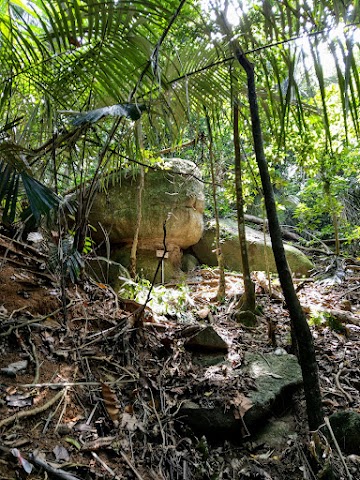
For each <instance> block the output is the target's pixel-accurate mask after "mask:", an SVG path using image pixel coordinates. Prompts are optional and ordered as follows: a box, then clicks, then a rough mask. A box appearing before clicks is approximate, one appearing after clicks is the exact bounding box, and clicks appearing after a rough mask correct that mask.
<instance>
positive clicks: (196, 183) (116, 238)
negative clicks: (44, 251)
mask: <svg viewBox="0 0 360 480" xmlns="http://www.w3.org/2000/svg"><path fill="white" fill-rule="evenodd" d="M156 168H157V169H156V170H153V169H149V170H148V171H147V172H146V173H145V181H144V183H145V184H144V190H143V194H142V211H141V213H142V219H141V227H140V232H139V248H143V249H145V250H152V251H154V250H156V249H159V248H161V247H162V244H163V237H164V229H163V225H164V222H165V221H166V243H167V246H168V245H169V246H170V245H176V246H177V247H179V248H182V249H183V248H187V247H189V246H191V245H194V244H195V243H197V242H198V241H199V239H200V237H201V235H202V231H203V211H204V199H205V197H204V188H203V183H202V182H201V173H200V171H199V169H198V168H197V167H196V165H195V164H194V163H193V162H190V161H188V160H182V159H180V158H171V159H166V160H164V161H163V162H162V163H160V164H159V165H157V166H156ZM138 191H139V175H138V174H137V175H136V174H135V175H133V174H131V173H130V172H127V173H124V174H123V175H122V177H121V178H120V179H118V180H117V181H116V182H115V181H110V182H109V186H108V188H107V189H106V190H105V191H99V192H98V193H97V194H96V195H95V199H94V203H93V206H92V209H91V213H90V217H89V221H90V224H92V225H94V226H95V227H96V228H97V230H98V232H97V233H95V235H94V238H95V240H102V239H103V238H101V229H100V228H99V227H98V225H99V223H101V225H102V226H103V227H104V228H105V230H106V231H107V232H108V234H109V240H110V243H111V244H122V245H129V244H131V243H132V241H133V238H134V234H135V229H136V222H137V217H138V212H137V197H138Z"/></svg>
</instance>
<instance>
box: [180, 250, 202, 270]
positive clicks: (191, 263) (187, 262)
mask: <svg viewBox="0 0 360 480" xmlns="http://www.w3.org/2000/svg"><path fill="white" fill-rule="evenodd" d="M197 266H199V260H198V259H197V258H196V257H194V255H191V254H190V253H185V254H184V255H183V257H182V260H181V270H182V271H183V272H191V271H192V270H195V268H196V267H197Z"/></svg>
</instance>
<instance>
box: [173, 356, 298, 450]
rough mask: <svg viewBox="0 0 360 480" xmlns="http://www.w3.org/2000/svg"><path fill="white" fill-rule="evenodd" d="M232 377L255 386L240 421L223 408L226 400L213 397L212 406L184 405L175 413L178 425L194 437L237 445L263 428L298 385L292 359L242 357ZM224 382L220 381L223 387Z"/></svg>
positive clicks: (204, 402)
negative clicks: (230, 440)
mask: <svg viewBox="0 0 360 480" xmlns="http://www.w3.org/2000/svg"><path fill="white" fill-rule="evenodd" d="M233 375H239V376H248V377H250V378H252V379H253V380H254V381H255V385H256V390H255V391H251V392H249V393H247V394H246V397H244V398H247V400H248V401H251V403H252V406H251V408H249V409H247V410H246V411H245V413H244V415H243V418H242V419H241V418H239V415H238V412H237V411H235V409H225V408H224V407H225V405H226V404H228V400H229V399H227V398H223V401H221V399H220V400H219V395H216V397H217V399H218V400H217V401H216V402H215V401H212V400H211V397H210V398H209V399H204V398H201V399H200V400H199V401H191V402H185V403H184V404H183V406H182V407H181V408H180V411H179V416H180V418H181V421H182V422H184V423H186V424H187V425H188V426H189V427H191V428H192V429H193V430H194V431H195V432H196V433H200V434H205V435H208V436H209V437H212V438H219V437H223V438H233V439H235V440H238V441H240V440H241V438H242V437H243V436H245V434H247V433H248V432H249V433H250V434H253V433H255V432H256V431H258V430H259V429H260V428H261V427H262V426H264V420H265V419H266V418H268V417H269V416H271V414H272V412H273V410H274V409H275V408H276V407H277V405H278V404H279V403H281V402H282V403H284V401H285V400H286V398H287V395H289V393H290V392H291V389H294V388H295V387H297V386H299V385H300V384H301V383H302V376H301V370H300V366H299V364H298V362H297V359H296V357H295V356H294V355H281V356H279V355H275V354H273V353H265V354H257V353H246V354H245V365H244V366H243V367H242V368H241V369H239V370H236V371H234V372H233ZM227 381H229V380H228V379H226V378H225V377H224V383H226V382H227ZM240 408H241V406H240ZM245 426H246V428H245ZM247 431H248V432H247Z"/></svg>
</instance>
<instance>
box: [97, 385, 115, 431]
mask: <svg viewBox="0 0 360 480" xmlns="http://www.w3.org/2000/svg"><path fill="white" fill-rule="evenodd" d="M101 391H102V396H103V399H104V404H105V408H106V411H107V412H108V414H109V417H110V418H111V420H112V421H113V422H118V421H119V407H118V398H117V396H116V393H115V392H114V391H113V390H112V389H111V388H110V387H109V386H108V385H106V384H105V383H102V384H101Z"/></svg>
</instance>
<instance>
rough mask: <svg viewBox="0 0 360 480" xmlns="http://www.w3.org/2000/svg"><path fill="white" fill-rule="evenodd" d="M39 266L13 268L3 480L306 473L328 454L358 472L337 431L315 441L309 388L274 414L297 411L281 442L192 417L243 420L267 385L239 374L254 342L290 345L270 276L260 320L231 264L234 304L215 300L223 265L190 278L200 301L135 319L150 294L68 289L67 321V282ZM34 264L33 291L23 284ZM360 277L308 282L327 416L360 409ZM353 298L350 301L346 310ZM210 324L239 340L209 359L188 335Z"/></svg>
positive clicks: (350, 274)
mask: <svg viewBox="0 0 360 480" xmlns="http://www.w3.org/2000/svg"><path fill="white" fill-rule="evenodd" d="M30 263H31V262H30V260H29V259H28V257H27V259H26V264H24V265H22V266H21V267H19V266H17V265H15V264H14V262H13V264H9V263H6V264H5V267H4V268H2V269H1V270H0V283H1V285H2V286H5V287H4V288H5V290H6V291H7V296H2V297H1V302H0V303H2V307H1V311H0V321H1V323H0V349H1V359H0V438H1V447H0V477H1V478H4V479H11V478H15V477H14V475H15V476H16V477H20V476H24V475H25V474H26V478H29V480H38V479H45V478H47V477H48V476H50V477H51V478H64V479H67V480H73V479H84V480H87V479H97V478H105V479H111V478H121V479H144V480H147V479H156V480H157V479H232V478H234V479H235V478H240V479H242V478H244V479H245V478H260V479H262V478H263V479H274V480H275V479H284V480H285V479H286V480H292V479H301V478H304V479H305V478H317V477H316V469H317V468H318V469H319V465H320V464H321V463H322V462H323V463H324V462H325V460H324V458H325V457H326V459H331V461H332V462H333V463H334V465H335V467H334V468H335V469H337V470H336V471H337V472H338V477H337V478H339V479H340V478H347V476H346V474H345V473H344V468H343V467H342V465H341V462H339V461H338V457H337V456H336V454H335V453H336V452H335V448H333V449H331V448H330V447H328V443H326V441H325V440H324V439H321V440H319V443H318V444H317V445H315V446H314V447H313V448H312V445H313V444H312V442H313V438H312V437H311V436H310V435H309V433H308V431H307V429H306V417H305V413H304V412H305V408H304V399H303V396H302V394H301V391H298V392H297V393H295V394H294V395H293V397H292V399H291V401H290V403H289V404H288V405H284V406H283V407H282V409H281V410H280V411H279V410H277V411H274V417H273V419H274V421H275V420H276V419H277V418H278V417H281V416H283V415H285V416H286V415H290V416H291V418H292V422H293V423H292V426H293V430H291V429H289V430H288V431H287V433H286V434H284V435H283V437H282V438H280V444H279V445H278V446H277V447H274V446H271V445H269V444H268V443H267V441H266V440H257V437H256V435H255V436H250V437H247V436H246V435H245V436H244V438H240V432H239V438H238V439H236V438H235V439H234V438H232V439H226V438H220V437H219V438H217V439H216V437H217V434H216V432H214V438H215V440H214V438H213V439H211V440H208V439H206V438H205V437H204V436H201V435H198V434H197V433H196V432H192V431H191V430H190V429H189V428H188V427H187V426H186V424H185V422H183V420H182V418H181V416H179V410H180V409H181V406H182V404H183V403H184V402H186V401H197V402H198V403H199V404H200V405H201V404H202V405H209V404H211V405H218V406H220V407H221V408H223V409H224V411H229V409H233V412H234V416H235V417H236V418H240V419H241V418H243V416H244V414H245V413H246V411H247V410H249V409H251V407H252V405H251V401H250V400H249V398H248V395H249V393H251V391H253V389H254V388H255V387H254V383H253V380H252V378H250V377H247V376H246V375H235V374H234V372H236V371H238V369H239V368H240V367H241V365H242V364H243V360H244V355H245V353H246V352H259V353H261V354H265V353H268V352H274V351H278V352H280V353H281V352H282V353H286V352H287V351H289V349H290V338H291V334H290V327H289V317H288V313H287V311H286V309H285V308H284V305H283V301H282V299H281V295H279V293H278V290H277V288H276V287H274V286H273V288H272V289H270V292H276V294H275V295H273V294H272V295H270V293H269V290H268V288H267V285H266V279H264V276H263V275H262V274H259V275H258V277H257V274H255V275H254V280H255V282H256V289H257V302H258V305H259V307H260V310H261V312H262V313H261V315H259V316H258V324H257V326H256V327H252V328H250V327H248V328H245V327H243V326H241V325H238V324H236V323H235V322H234V321H233V320H232V316H231V313H232V308H233V306H234V305H235V304H236V301H237V296H238V295H239V294H240V293H241V291H242V278H241V275H239V274H231V273H227V274H226V283H227V301H226V303H225V304H224V305H219V304H217V303H216V302H214V301H212V300H211V299H213V298H215V296H216V289H217V280H218V273H217V271H216V270H210V269H203V270H199V271H197V272H194V275H193V276H192V278H188V279H187V285H188V290H187V295H188V296H189V301H186V302H184V304H183V305H182V311H180V312H176V311H175V313H174V309H173V308H171V310H169V311H168V313H167V314H163V313H161V314H157V313H156V312H155V311H153V310H151V308H150V307H147V309H146V311H145V312H144V315H143V318H142V319H141V323H140V324H139V323H138V325H140V326H139V327H138V328H135V327H134V325H135V324H136V322H135V321H134V316H135V315H136V312H137V311H138V304H137V303H136V302H134V301H129V300H126V299H122V298H118V297H117V296H116V295H115V293H114V291H113V290H112V289H111V288H107V287H106V286H104V285H97V284H96V283H95V282H93V281H91V280H87V281H85V282H84V284H83V285H82V286H79V285H77V286H74V285H69V286H68V289H67V301H68V303H67V318H68V321H67V323H66V324H65V323H64V321H63V313H62V311H61V302H60V298H61V295H60V290H59V289H58V287H57V286H56V284H53V283H51V282H50V281H46V279H44V277H43V276H41V277H38V276H37V274H36V272H35V271H33V270H31V271H29V270H27V268H28V267H29V264H30ZM24 275H26V282H27V284H26V285H27V289H28V293H29V297H28V298H27V299H24V296H23V295H22V294H19V293H18V292H22V291H23V285H24V283H23V279H24ZM355 275H356V271H351V270H346V275H345V277H344V279H343V280H342V282H341V283H335V284H331V285H329V284H327V283H326V282H325V283H324V282H322V283H320V284H319V283H316V282H311V281H306V280H300V281H299V282H297V289H298V294H299V297H300V300H301V303H302V304H303V305H305V306H306V307H307V308H308V312H309V313H308V317H309V321H310V324H311V325H312V326H311V328H312V333H313V336H314V340H315V346H316V352H317V358H318V365H319V372H320V381H321V388H322V394H323V404H324V408H325V412H326V415H330V414H331V413H333V412H336V411H339V410H342V409H347V408H351V409H353V410H355V411H356V410H359V408H360V396H359V390H360V369H359V353H360V347H359V342H358V338H359V330H360V325H359V310H360V283H359V279H358V278H356V276H355ZM20 282H22V283H20ZM20 285H21V288H20ZM357 286H358V287H359V288H355V287H357ZM10 287H11V288H10ZM166 288H174V289H176V286H168V287H166ZM38 292H40V293H41V294H42V297H43V302H42V303H41V305H40V302H39V295H38ZM33 299H34V302H32V300H33ZM24 300H26V305H25V304H24ZM344 300H346V301H347V302H348V303H349V304H350V310H349V309H347V310H344V309H343V307H344V303H343V302H344ZM347 307H348V308H349V305H348V304H347ZM329 311H330V312H331V311H335V312H336V311H340V312H345V313H346V312H347V315H346V314H345V316H344V317H343V318H342V317H341V318H340V320H339V322H338V325H337V324H335V325H334V324H330V323H329V316H327V315H325V314H323V313H322V312H325V313H326V312H329ZM344 320H345V323H344ZM347 320H348V321H349V322H348V323H347V322H346V321H347ZM210 325H211V327H212V328H213V329H214V330H215V331H216V332H217V334H219V335H220V336H221V337H222V339H224V340H225V342H226V343H227V344H228V346H229V350H228V352H227V354H225V358H226V360H225V361H223V362H220V364H215V365H210V366H209V365H202V364H201V362H197V361H196V356H195V355H194V353H193V352H190V351H188V350H187V349H186V348H185V343H186V339H187V338H188V337H189V335H190V336H191V335H192V334H194V332H195V331H196V330H198V329H199V328H202V327H209V326H210ZM341 326H342V327H343V328H342V329H341V328H340V327H341ZM223 355H224V354H223ZM25 362H26V366H25ZM14 365H15V366H14ZM16 365H21V368H18V367H17V366H16ZM23 367H24V368H23ZM9 372H10V373H9ZM29 399H30V400H29ZM271 421H272V420H271V419H270V423H271ZM245 427H246V425H245ZM245 431H246V428H245ZM344 455H345V454H344ZM345 460H346V462H347V464H348V466H349V468H350V470H351V472H352V475H353V478H360V469H359V465H360V458H359V457H358V456H357V455H348V456H347V457H346V458H345Z"/></svg>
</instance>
